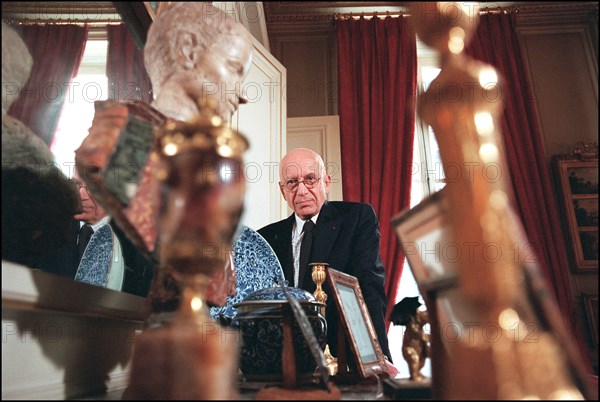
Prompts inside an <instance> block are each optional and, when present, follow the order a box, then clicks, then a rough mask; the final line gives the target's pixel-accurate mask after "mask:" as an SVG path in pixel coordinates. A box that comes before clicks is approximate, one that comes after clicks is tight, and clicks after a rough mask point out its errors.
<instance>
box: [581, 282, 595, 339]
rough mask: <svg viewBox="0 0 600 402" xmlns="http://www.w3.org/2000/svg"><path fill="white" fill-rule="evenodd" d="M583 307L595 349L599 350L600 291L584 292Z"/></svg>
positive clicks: (582, 295)
mask: <svg viewBox="0 0 600 402" xmlns="http://www.w3.org/2000/svg"><path fill="white" fill-rule="evenodd" d="M581 297H582V298H583V307H584V308H585V313H586V316H587V321H588V325H589V329H590V339H591V341H592V344H593V346H594V349H595V350H598V314H599V310H598V293H582V294H581Z"/></svg>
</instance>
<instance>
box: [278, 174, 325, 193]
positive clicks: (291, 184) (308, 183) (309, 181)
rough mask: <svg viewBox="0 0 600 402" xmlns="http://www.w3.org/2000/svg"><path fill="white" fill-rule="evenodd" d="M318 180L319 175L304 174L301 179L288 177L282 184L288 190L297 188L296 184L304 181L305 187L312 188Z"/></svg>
mask: <svg viewBox="0 0 600 402" xmlns="http://www.w3.org/2000/svg"><path fill="white" fill-rule="evenodd" d="M319 180H321V178H320V177H314V176H306V177H305V178H304V179H302V180H298V179H290V180H288V181H286V182H285V183H283V184H282V186H284V187H285V188H287V189H288V190H289V191H294V190H295V189H297V188H298V186H299V185H300V183H304V186H305V187H306V188H313V187H314V186H316V185H317V182H318V181H319Z"/></svg>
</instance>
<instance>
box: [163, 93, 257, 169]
mask: <svg viewBox="0 0 600 402" xmlns="http://www.w3.org/2000/svg"><path fill="white" fill-rule="evenodd" d="M198 106H199V110H200V114H199V115H198V116H196V117H194V118H193V119H190V120H189V121H187V122H182V121H176V120H169V121H167V122H166V123H165V125H164V126H163V127H162V128H161V130H160V132H159V135H158V141H159V143H160V144H159V145H160V146H159V149H160V153H161V155H162V156H163V157H171V156H175V155H177V154H179V153H182V152H186V151H190V150H192V149H195V150H209V149H210V150H213V151H215V152H216V153H217V154H218V155H219V156H221V157H223V158H241V157H242V154H243V153H244V152H245V151H246V150H247V149H248V140H247V139H246V138H245V137H244V136H243V135H241V134H240V133H238V132H237V131H236V130H233V129H231V128H229V127H227V126H226V125H225V122H224V121H223V119H222V118H221V117H220V116H219V115H217V113H216V107H217V103H216V99H214V98H213V97H207V98H206V99H204V100H202V101H201V102H200V104H199V105H198Z"/></svg>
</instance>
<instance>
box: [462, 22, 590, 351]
mask: <svg viewBox="0 0 600 402" xmlns="http://www.w3.org/2000/svg"><path fill="white" fill-rule="evenodd" d="M515 18H516V15H514V14H487V15H482V16H481V18H480V23H479V26H478V28H477V32H476V34H475V36H474V38H473V39H472V41H471V43H470V45H469V46H468V48H467V49H466V51H467V54H469V55H470V56H471V57H473V58H475V59H479V60H482V61H484V62H486V63H488V64H491V65H493V66H494V67H495V68H496V69H497V70H498V72H499V73H500V75H501V76H502V77H503V78H504V80H505V83H504V89H503V91H502V100H503V102H504V108H505V111H504V114H503V117H502V133H503V136H504V144H505V148H506V157H507V163H508V165H509V170H510V173H511V177H512V184H513V188H514V193H515V202H516V205H517V207H518V210H519V213H520V217H521V220H522V222H523V225H524V227H525V231H526V233H527V236H528V240H529V242H530V244H528V245H519V252H521V253H528V252H530V251H531V249H533V250H535V253H536V258H537V262H538V263H539V266H540V269H541V271H542V272H543V274H544V275H545V277H546V280H547V282H548V284H549V285H550V287H551V288H552V289H553V290H554V294H555V296H556V298H557V302H558V305H559V307H560V310H561V313H562V315H563V318H564V320H565V322H566V325H567V327H570V330H571V332H572V334H573V335H574V336H575V337H576V339H577V340H578V343H579V345H580V349H581V350H582V351H585V349H586V347H585V346H584V345H585V343H584V341H583V333H582V325H583V323H582V322H581V321H580V319H579V316H578V314H577V310H576V308H575V305H574V302H573V298H572V293H571V287H570V278H569V259H568V257H567V254H566V249H567V248H566V244H565V241H564V238H563V233H562V229H561V226H560V217H559V216H558V211H560V208H559V206H558V204H557V201H556V198H555V197H554V196H553V194H555V193H554V190H553V187H552V178H551V175H550V169H549V166H548V163H547V161H546V158H545V153H544V146H543V142H542V139H541V138H542V136H541V131H540V127H539V124H538V120H537V116H536V112H535V107H536V103H535V98H534V96H535V94H534V93H533V92H532V89H533V87H532V86H531V85H530V83H529V81H528V78H527V74H526V71H527V70H526V67H525V64H524V63H523V60H522V58H521V53H520V49H519V44H518V40H517V35H516V30H515Z"/></svg>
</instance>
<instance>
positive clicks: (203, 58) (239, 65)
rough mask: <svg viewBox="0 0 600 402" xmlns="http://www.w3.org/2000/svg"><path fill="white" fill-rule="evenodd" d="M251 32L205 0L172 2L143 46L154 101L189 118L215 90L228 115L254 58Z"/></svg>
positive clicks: (172, 114)
mask: <svg viewBox="0 0 600 402" xmlns="http://www.w3.org/2000/svg"><path fill="white" fill-rule="evenodd" d="M252 49H253V46H252V37H251V35H250V33H249V32H248V31H247V30H246V28H245V27H244V26H243V25H242V24H241V23H239V22H237V21H236V20H235V19H234V18H233V17H231V16H230V15H228V14H226V13H224V12H222V11H220V10H219V9H217V8H216V7H214V6H212V5H211V4H209V3H206V2H198V3H197V2H189V3H188V2H185V3H183V2H174V3H171V4H170V5H168V6H167V7H164V8H162V9H161V10H160V11H159V13H158V16H157V18H156V20H155V21H154V23H153V24H152V25H151V26H150V30H149V32H148V38H147V41H146V45H145V48H144V59H145V64H146V70H147V71H148V75H149V77H150V80H151V81H152V87H153V90H154V96H155V102H154V104H153V106H155V107H156V108H157V109H158V110H159V111H161V112H163V113H164V114H166V115H167V116H169V117H172V118H176V119H179V120H188V119H189V118H191V117H193V116H194V115H196V114H197V113H198V104H201V103H203V102H205V101H206V100H207V97H209V96H213V97H214V98H215V100H216V101H217V114H219V115H220V116H221V117H222V118H223V119H225V120H229V119H230V117H231V114H233V112H235V111H236V110H237V107H238V105H239V103H240V97H241V90H242V83H243V80H244V78H245V77H246V75H247V74H248V71H249V69H250V63H251V61H252Z"/></svg>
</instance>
